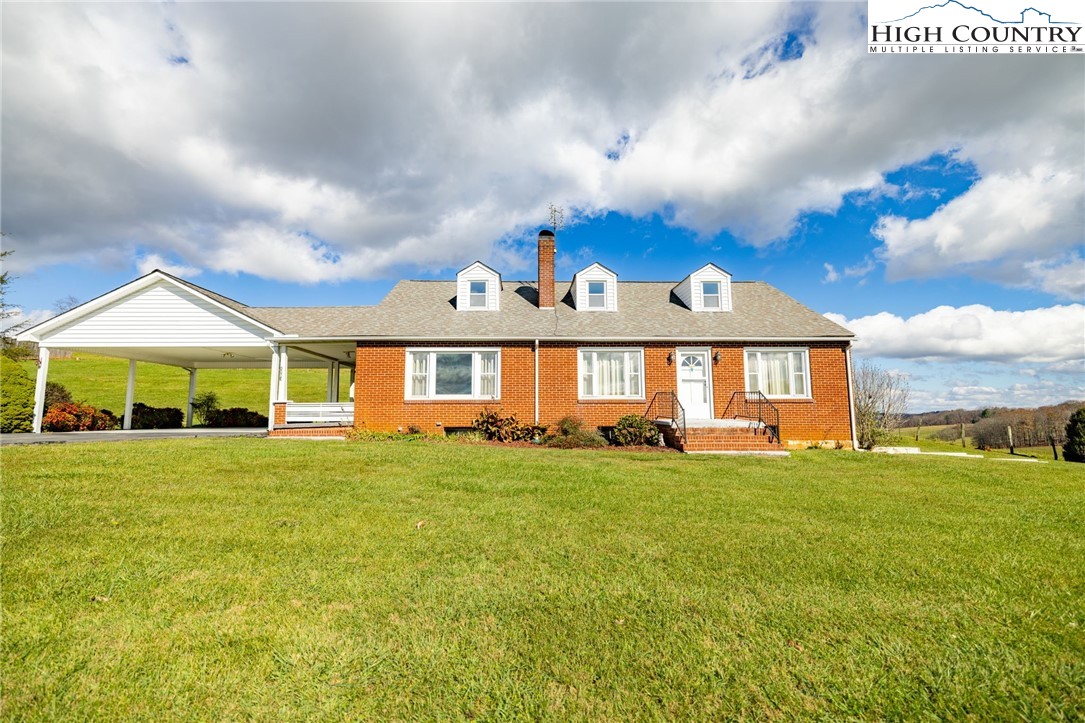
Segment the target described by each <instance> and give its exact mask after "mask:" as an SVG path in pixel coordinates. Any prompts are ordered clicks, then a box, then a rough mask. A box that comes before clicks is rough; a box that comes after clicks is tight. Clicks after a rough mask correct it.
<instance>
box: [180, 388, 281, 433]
mask: <svg viewBox="0 0 1085 723" xmlns="http://www.w3.org/2000/svg"><path fill="white" fill-rule="evenodd" d="M208 394H214V392H208ZM193 406H195V404H193ZM204 423H205V424H206V425H207V426H208V427H266V426H267V416H266V415H263V414H260V413H259V412H254V411H252V410H251V409H245V408H244V407H230V408H229V409H212V410H210V411H209V412H208V413H207V417H206V418H205V419H204Z"/></svg>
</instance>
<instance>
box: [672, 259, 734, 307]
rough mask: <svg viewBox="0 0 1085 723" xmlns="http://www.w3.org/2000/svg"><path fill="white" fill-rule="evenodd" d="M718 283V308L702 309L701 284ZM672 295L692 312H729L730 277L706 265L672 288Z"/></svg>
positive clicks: (715, 267) (710, 265) (720, 270)
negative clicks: (706, 282)
mask: <svg viewBox="0 0 1085 723" xmlns="http://www.w3.org/2000/svg"><path fill="white" fill-rule="evenodd" d="M705 281H718V282H719V284H720V308H718V309H706V308H705V307H704V302H703V297H702V289H701V284H702V283H703V282H705ZM674 293H675V295H677V296H678V298H679V299H681V300H682V303H683V304H685V305H686V307H687V308H689V309H691V310H692V311H706V312H713V311H731V275H730V274H728V273H727V272H726V271H724V270H723V269H720V268H719V267H717V266H716V265H715V264H707V265H705V266H702V267H701V268H699V269H697V270H696V271H694V272H693V273H692V274H690V275H689V276H687V277H686V278H685V279H683V280H682V282H681V283H679V284H678V286H676V287H674Z"/></svg>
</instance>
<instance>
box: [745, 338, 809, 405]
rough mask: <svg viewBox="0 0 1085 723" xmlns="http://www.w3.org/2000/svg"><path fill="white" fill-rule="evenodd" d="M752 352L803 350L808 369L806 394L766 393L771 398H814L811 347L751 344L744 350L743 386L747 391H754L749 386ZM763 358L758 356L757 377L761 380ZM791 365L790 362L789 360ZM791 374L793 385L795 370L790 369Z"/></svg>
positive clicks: (805, 364) (804, 363)
mask: <svg viewBox="0 0 1085 723" xmlns="http://www.w3.org/2000/svg"><path fill="white" fill-rule="evenodd" d="M750 352H757V353H758V354H764V353H766V352H781V353H782V352H789V353H790V352H802V355H803V366H804V368H805V369H806V393H805V394H765V393H764V392H761V393H762V394H765V396H766V397H767V398H769V399H813V396H811V395H812V391H811V387H812V386H813V385H812V384H811V383H810V348H809V347H805V346H765V347H760V346H751V347H746V348H745V349H743V350H742V387H743V389H745V390H746V391H747V392H752V391H754V390H753V389H750V388H749V385H750ZM760 362H761V359H760V357H758V369H757V378H758V381H760V379H761V377H762V370H761V364H760ZM789 367H790V362H789ZM789 375H790V376H791V382H792V385H794V382H795V379H794V375H795V372H794V370H791V369H789Z"/></svg>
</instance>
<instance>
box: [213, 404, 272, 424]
mask: <svg viewBox="0 0 1085 723" xmlns="http://www.w3.org/2000/svg"><path fill="white" fill-rule="evenodd" d="M204 421H205V423H206V424H207V426H208V427H266V426H267V415H264V414H260V413H259V412H254V411H252V410H250V409H245V408H244V407H230V408H229V409H212V410H211V411H209V412H207V414H206V417H205V418H204Z"/></svg>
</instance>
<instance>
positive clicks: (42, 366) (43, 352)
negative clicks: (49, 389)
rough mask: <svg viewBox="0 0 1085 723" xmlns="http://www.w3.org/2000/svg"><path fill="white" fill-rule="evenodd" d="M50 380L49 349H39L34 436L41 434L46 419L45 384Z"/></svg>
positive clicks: (41, 347) (35, 388) (42, 347)
mask: <svg viewBox="0 0 1085 723" xmlns="http://www.w3.org/2000/svg"><path fill="white" fill-rule="evenodd" d="M48 379H49V348H48V347H44V346H39V347H38V378H37V381H36V382H35V383H34V434H39V433H40V432H41V420H42V418H44V417H45V382H46V381H48Z"/></svg>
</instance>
